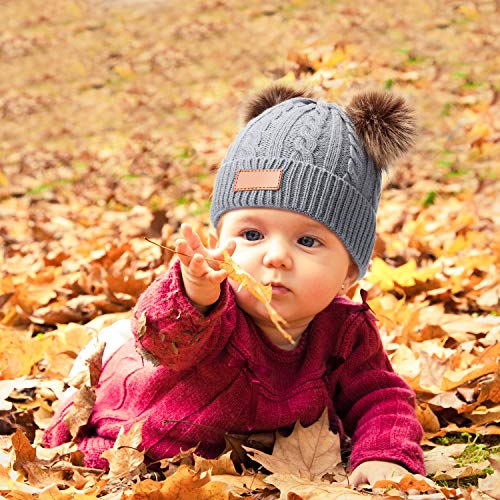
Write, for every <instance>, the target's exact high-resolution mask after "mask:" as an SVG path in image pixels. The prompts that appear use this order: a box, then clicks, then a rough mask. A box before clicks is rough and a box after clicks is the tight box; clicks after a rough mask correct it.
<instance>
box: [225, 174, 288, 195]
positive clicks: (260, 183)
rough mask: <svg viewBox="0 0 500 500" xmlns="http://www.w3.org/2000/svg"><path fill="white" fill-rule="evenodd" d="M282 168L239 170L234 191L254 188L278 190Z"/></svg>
mask: <svg viewBox="0 0 500 500" xmlns="http://www.w3.org/2000/svg"><path fill="white" fill-rule="evenodd" d="M282 175H283V170H281V169H280V170H277V169H276V170H239V171H238V174H237V175H236V180H235V182H234V191H253V190H254V189H271V190H274V191H276V190H278V189H279V188H280V184H281V176H282Z"/></svg>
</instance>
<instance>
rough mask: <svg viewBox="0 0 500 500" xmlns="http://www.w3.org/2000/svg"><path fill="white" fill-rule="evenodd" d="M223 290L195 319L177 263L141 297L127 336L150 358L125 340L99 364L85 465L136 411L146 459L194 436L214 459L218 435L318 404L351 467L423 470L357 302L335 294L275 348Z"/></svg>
mask: <svg viewBox="0 0 500 500" xmlns="http://www.w3.org/2000/svg"><path fill="white" fill-rule="evenodd" d="M223 288H224V291H223V294H222V296H221V299H220V301H219V303H218V304H217V305H216V306H215V307H214V308H213V309H212V310H211V311H210V313H209V314H208V315H207V316H206V317H203V316H202V315H201V314H199V313H198V311H196V309H195V308H194V307H193V306H192V305H191V304H190V302H189V301H188V299H187V298H186V297H185V296H184V294H183V291H182V282H181V276H180V269H179V265H178V263H177V264H176V265H174V267H173V268H172V270H171V271H170V272H169V273H168V274H166V275H163V276H160V277H159V278H158V279H157V280H156V281H155V282H154V283H153V285H152V286H150V287H149V288H148V289H147V290H146V291H145V292H144V293H143V295H141V297H140V299H139V301H138V303H137V306H136V308H135V310H134V320H133V324H134V332H135V335H136V343H137V345H140V346H142V348H145V349H147V350H148V351H149V352H150V353H151V354H152V355H153V356H154V357H155V358H156V359H158V360H159V361H161V364H160V365H159V366H157V367H156V366H153V365H152V364H151V363H150V362H148V361H145V360H144V359H142V358H141V356H140V355H139V354H138V353H137V351H136V348H135V347H136V346H135V345H134V342H133V341H130V342H128V343H127V344H125V345H124V346H123V347H121V348H120V349H119V350H118V351H117V352H116V353H115V354H114V355H112V356H111V358H110V359H109V360H108V361H107V362H106V363H105V365H104V367H103V370H102V373H101V377H100V380H99V385H98V387H97V390H96V394H97V399H96V403H95V406H94V410H93V413H92V415H91V418H90V421H89V423H88V425H87V426H86V427H85V428H84V429H82V430H81V432H80V434H79V436H78V439H77V443H78V446H79V447H80V449H82V450H83V451H84V453H85V464H86V465H87V466H89V467H106V465H107V462H106V460H104V459H103V458H101V454H102V452H103V451H104V450H105V449H107V448H110V447H111V446H112V444H113V441H114V440H115V439H116V437H117V435H118V432H119V430H120V427H121V426H123V427H124V428H125V430H128V429H129V428H130V426H131V425H132V424H134V423H135V422H137V421H141V420H144V422H145V423H144V426H143V440H142V447H143V448H144V450H145V451H146V455H147V457H148V459H150V460H158V459H160V458H164V457H170V456H173V455H175V454H176V453H178V452H179V451H180V450H181V449H183V450H186V449H188V448H190V447H191V446H195V445H196V444H197V443H198V442H199V443H200V446H199V448H198V453H200V454H201V455H203V456H206V457H214V456H216V455H218V454H219V453H221V452H222V451H223V449H224V445H225V442H224V434H225V433H236V434H246V433H254V432H261V431H273V430H276V429H281V428H286V429H291V428H292V427H293V425H294V423H295V422H296V421H298V420H300V421H301V422H302V424H303V425H310V424H312V423H313V422H315V421H316V420H317V419H318V418H319V416H320V415H321V413H322V411H323V410H324V408H325V407H327V408H328V412H329V417H330V421H331V425H332V428H334V429H339V431H340V432H342V434H344V432H346V433H347V434H348V435H350V436H351V437H352V445H353V449H352V457H351V464H352V467H356V466H357V465H358V464H359V463H361V462H363V461H366V460H389V461H397V462H399V463H401V464H402V465H404V466H406V467H407V468H408V469H409V470H412V471H414V472H420V473H423V472H424V467H423V459H422V451H421V449H420V447H419V441H420V439H421V437H422V428H421V427H420V424H419V423H418V421H417V419H416V417H415V413H414V407H413V405H414V394H413V392H412V391H411V389H410V388H409V387H408V386H407V385H406V383H405V382H404V381H403V380H402V379H401V378H400V377H399V376H397V375H396V374H395V373H394V372H393V370H392V368H391V366H390V364H389V361H388V359H387V357H386V355H385V353H384V352H383V350H382V345H381V342H380V338H379V335H378V332H377V329H376V326H375V320H374V318H373V316H372V314H371V313H370V311H369V308H368V306H367V305H366V304H355V303H353V302H351V301H349V300H347V299H345V298H337V299H335V300H334V301H333V302H332V303H331V304H330V305H329V306H328V307H327V308H326V309H325V310H324V311H322V312H321V313H319V314H318V315H317V316H316V318H315V319H314V321H313V322H312V323H311V324H310V325H309V328H308V329H307V330H306V331H305V332H304V334H303V335H302V338H301V340H300V342H299V344H298V346H297V347H296V348H295V349H294V350H291V351H286V350H281V349H280V348H278V347H277V346H275V345H273V344H271V343H270V342H269V341H268V340H267V338H266V337H265V336H263V335H262V333H261V332H260V331H259V330H258V329H257V327H256V326H255V324H254V322H253V321H252V319H251V318H250V317H249V316H247V315H246V314H245V313H244V312H243V311H241V310H240V309H239V308H238V307H237V306H236V305H235V302H234V295H233V293H232V291H231V289H230V288H229V286H228V284H227V282H225V283H224V287H223ZM143 314H145V316H146V332H145V334H143V332H141V330H140V328H139V325H140V318H141V317H142V316H143ZM139 333H140V334H141V338H140V339H139V338H138V335H139ZM172 343H175V345H176V348H175V350H174V349H172ZM71 405H72V402H71V401H68V402H67V403H66V404H65V405H63V406H62V408H61V409H60V410H59V411H58V412H57V414H56V416H55V417H54V420H53V422H52V424H51V426H50V427H49V428H48V429H47V431H46V432H45V435H44V443H45V444H46V445H48V446H55V445H58V444H60V443H62V442H64V441H67V440H68V439H69V433H68V431H67V428H66V425H65V424H64V421H63V418H64V415H65V413H66V412H67V411H68V409H69V408H70V407H71ZM344 429H345V431H344Z"/></svg>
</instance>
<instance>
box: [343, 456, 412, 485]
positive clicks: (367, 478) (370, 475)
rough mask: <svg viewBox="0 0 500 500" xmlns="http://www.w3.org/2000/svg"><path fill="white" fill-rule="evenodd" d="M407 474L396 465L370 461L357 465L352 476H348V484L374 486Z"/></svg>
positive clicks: (402, 468)
mask: <svg viewBox="0 0 500 500" xmlns="http://www.w3.org/2000/svg"><path fill="white" fill-rule="evenodd" d="M405 474H408V471H407V470H406V469H405V468H404V467H401V466H400V465H398V464H395V463H393V462H384V461H381V460H380V461H379V460H371V461H368V462H363V463H362V464H359V465H358V466H357V467H356V468H355V469H354V471H353V472H352V474H351V475H350V476H349V484H350V485H352V486H359V485H360V484H365V483H368V484H370V485H374V484H375V483H376V482H377V481H380V480H381V479H391V480H394V479H395V478H397V477H401V476H404V475H405Z"/></svg>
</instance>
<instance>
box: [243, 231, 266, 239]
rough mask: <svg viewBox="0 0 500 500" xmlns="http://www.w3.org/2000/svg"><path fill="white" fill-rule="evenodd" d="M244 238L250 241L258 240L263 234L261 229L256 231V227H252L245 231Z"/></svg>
mask: <svg viewBox="0 0 500 500" xmlns="http://www.w3.org/2000/svg"><path fill="white" fill-rule="evenodd" d="M243 238H245V240H248V241H258V240H261V239H262V234H261V233H260V231H256V230H255V229H250V230H248V231H245V232H244V233H243Z"/></svg>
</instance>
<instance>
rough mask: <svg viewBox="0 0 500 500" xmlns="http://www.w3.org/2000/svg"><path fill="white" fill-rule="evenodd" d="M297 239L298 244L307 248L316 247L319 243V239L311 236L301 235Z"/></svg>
mask: <svg viewBox="0 0 500 500" xmlns="http://www.w3.org/2000/svg"><path fill="white" fill-rule="evenodd" d="M297 241H298V243H299V245H303V246H305V247H309V248H313V247H317V246H318V245H319V241H318V240H317V239H316V238H313V237H312V236H302V238H299V239H298V240H297Z"/></svg>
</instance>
